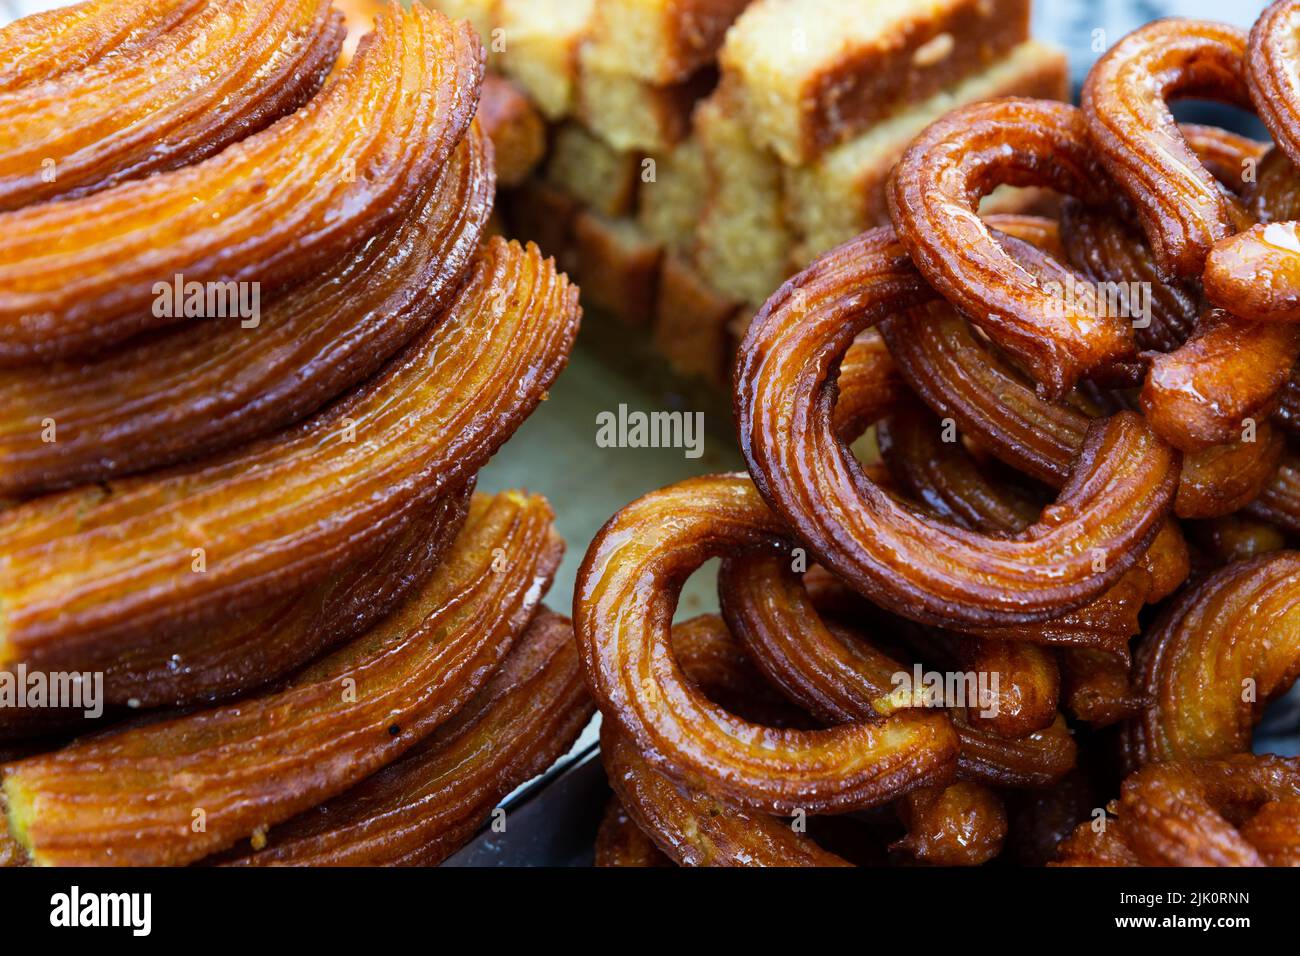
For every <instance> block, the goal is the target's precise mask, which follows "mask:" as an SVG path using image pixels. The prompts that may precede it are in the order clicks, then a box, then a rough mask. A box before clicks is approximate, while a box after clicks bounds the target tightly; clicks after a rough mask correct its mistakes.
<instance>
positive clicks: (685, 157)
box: [637, 139, 705, 256]
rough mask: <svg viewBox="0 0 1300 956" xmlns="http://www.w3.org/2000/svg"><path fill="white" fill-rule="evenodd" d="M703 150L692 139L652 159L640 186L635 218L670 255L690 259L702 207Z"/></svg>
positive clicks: (703, 190)
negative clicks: (651, 169) (652, 165)
mask: <svg viewBox="0 0 1300 956" xmlns="http://www.w3.org/2000/svg"><path fill="white" fill-rule="evenodd" d="M704 192H705V170H704V150H702V149H701V148H700V144H699V143H697V142H696V141H695V140H694V139H688V140H686V142H684V143H682V144H681V145H680V146H678V147H677V148H676V149H674V150H672V151H671V152H670V153H667V154H665V155H663V156H661V157H659V158H658V159H656V160H655V169H654V174H653V176H651V177H647V180H646V181H645V182H642V183H641V191H640V193H639V194H638V199H637V203H638V211H637V218H638V221H639V222H640V224H641V228H642V229H643V230H644V231H645V233H646V235H648V236H649V237H650V238H652V239H654V240H655V241H656V242H658V243H660V244H661V245H663V246H664V248H665V249H667V250H668V251H670V252H675V253H678V254H679V255H684V256H689V255H690V252H691V250H692V249H693V247H694V245H695V227H696V225H697V224H698V223H699V221H700V209H701V208H702V207H703V205H704Z"/></svg>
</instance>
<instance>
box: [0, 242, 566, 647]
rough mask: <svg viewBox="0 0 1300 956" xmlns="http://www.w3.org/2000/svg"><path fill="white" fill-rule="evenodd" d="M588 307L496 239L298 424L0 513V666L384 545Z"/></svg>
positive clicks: (148, 626)
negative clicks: (445, 296) (162, 469)
mask: <svg viewBox="0 0 1300 956" xmlns="http://www.w3.org/2000/svg"><path fill="white" fill-rule="evenodd" d="M579 316H580V309H579V307H578V303H577V290H576V289H574V288H573V287H572V286H571V285H570V284H569V283H568V281H567V280H566V279H565V278H564V277H563V276H560V275H558V274H557V273H556V272H555V269H554V265H553V263H551V262H550V261H543V260H542V257H541V254H540V253H539V252H538V251H537V249H536V247H533V246H530V247H529V248H528V250H526V251H525V250H523V249H520V248H519V247H518V246H517V245H514V244H511V243H506V242H505V241H503V240H500V239H493V240H492V241H491V242H490V243H489V244H488V245H486V246H485V247H484V248H483V250H482V251H481V253H480V254H479V257H478V259H477V260H476V262H475V264H474V268H473V270H472V272H471V275H470V276H469V278H468V279H467V280H466V284H465V285H464V286H463V287H462V288H461V290H460V292H459V294H458V296H457V298H456V299H455V300H454V301H453V302H452V304H451V306H449V308H448V310H447V312H446V313H445V314H444V316H443V317H442V318H441V320H440V321H438V322H437V323H436V324H435V325H434V326H433V328H432V329H430V330H429V331H427V332H426V333H425V334H424V335H422V336H421V337H419V338H417V339H416V341H414V342H413V343H412V344H411V345H410V346H409V347H408V348H407V349H406V351H405V352H403V353H401V354H400V355H399V356H398V357H396V358H395V359H393V360H392V361H391V362H390V363H389V364H388V366H387V367H386V368H385V369H384V370H383V371H382V372H380V373H379V375H377V376H376V377H375V378H373V379H371V380H370V382H368V383H367V384H366V385H365V386H364V387H363V388H362V389H360V390H358V391H357V392H355V393H353V394H351V395H349V396H348V397H346V398H344V399H342V400H340V401H339V402H337V403H335V404H334V405H333V406H331V407H330V408H328V409H326V410H325V411H323V412H321V413H319V414H318V415H317V416H315V417H314V418H311V419H308V420H307V421H305V422H302V423H301V424H299V425H298V426H295V427H294V428H293V429H292V430H291V431H289V432H286V433H283V434H281V435H277V436H272V437H271V438H268V439H265V440H263V441H261V442H259V443H256V444H254V445H251V446H246V447H244V448H241V449H238V450H236V451H234V452H231V453H229V454H227V455H225V456H223V457H220V458H217V459H214V460H211V461H208V462H203V463H199V464H196V465H193V466H189V467H186V468H181V469H177V470H175V471H173V472H169V473H163V474H160V475H157V476H146V477H142V478H138V479H128V480H126V481H123V482H119V483H116V484H113V485H109V486H103V487H99V488H90V489H79V490H75V491H70V492H66V493H63V494H59V495H53V496H47V497H45V498H38V499H36V500H34V501H31V502H29V503H26V504H23V505H19V506H17V507H14V508H11V509H9V510H7V511H3V512H0V587H3V591H2V592H0V595H2V598H3V599H2V600H0V662H9V661H17V660H24V659H25V660H27V661H28V663H29V665H31V666H39V659H40V656H41V654H42V652H43V651H45V650H47V649H57V650H59V651H60V652H61V653H70V652H71V651H73V650H75V649H77V648H79V647H84V646H88V645H92V644H99V645H101V646H110V645H111V646H119V647H120V646H124V645H125V646H129V645H130V644H132V643H134V642H136V641H138V640H139V639H140V638H141V637H146V636H147V637H149V638H150V639H159V638H161V637H165V636H167V635H169V634H174V633H176V632H178V631H181V630H184V629H186V628H192V627H195V626H197V625H198V624H200V623H201V622H203V621H205V620H211V619H212V618H213V617H216V616H219V615H222V614H230V613H235V612H238V611H240V610H243V609H246V608H249V607H253V606H256V605H258V604H261V603H264V602H266V601H268V600H270V599H273V598H275V597H277V596H279V595H282V594H285V593H288V592H290V591H294V590H297V589H300V588H303V587H307V586H309V585H310V584H311V583H313V582H314V581H317V580H320V579H321V578H322V577H324V576H325V575H327V574H328V573H330V571H332V570H334V569H337V568H339V567H340V566H342V565H344V564H346V563H348V562H349V561H353V560H355V559H356V558H357V557H358V556H359V555H360V554H364V553H367V552H369V551H370V550H371V549H377V548H380V547H382V546H383V545H384V544H386V543H387V542H388V541H390V540H392V538H393V537H394V536H396V535H397V534H399V533H400V532H401V531H402V529H403V528H405V527H406V526H407V525H408V523H409V521H410V520H411V518H412V516H413V515H414V514H416V513H417V510H418V508H419V507H421V505H422V504H428V503H430V502H431V501H432V499H434V498H436V497H438V496H439V495H443V494H446V493H448V492H449V491H452V490H453V489H455V488H457V487H459V486H461V485H463V484H464V483H465V481H466V479H467V478H468V477H469V476H470V475H472V474H474V473H475V472H476V471H477V470H478V469H479V468H480V467H481V466H482V465H483V464H484V463H485V462H486V461H487V460H488V459H489V458H490V457H491V455H492V454H493V453H494V452H495V451H496V449H497V448H498V447H499V446H500V445H501V444H502V442H504V441H505V440H506V439H507V438H508V437H509V436H510V435H511V434H512V433H513V431H514V430H515V428H517V427H518V425H519V423H520V422H522V421H523V420H524V419H525V418H527V417H528V415H529V414H530V413H531V412H532V410H533V409H534V408H535V407H536V405H537V404H538V403H539V402H540V401H541V400H542V399H543V397H544V396H545V394H546V390H547V389H548V388H549V387H550V385H551V383H552V382H553V381H554V379H555V377H556V376H557V375H558V374H559V373H560V371H561V369H562V368H563V367H564V365H565V363H566V361H567V358H568V353H569V350H570V348H571V347H572V344H573V340H574V337H575V335H576V333H577V326H578V321H579ZM196 547H201V548H203V549H205V552H204V553H205V561H206V571H204V573H194V561H195V560H196V559H195V555H194V553H193V549H195V548H196Z"/></svg>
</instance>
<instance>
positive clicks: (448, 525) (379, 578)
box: [0, 482, 473, 740]
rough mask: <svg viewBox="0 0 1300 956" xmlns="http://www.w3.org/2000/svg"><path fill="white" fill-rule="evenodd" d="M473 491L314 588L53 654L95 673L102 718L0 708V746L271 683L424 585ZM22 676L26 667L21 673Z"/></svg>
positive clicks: (56, 668) (55, 660)
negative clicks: (137, 637)
mask: <svg viewBox="0 0 1300 956" xmlns="http://www.w3.org/2000/svg"><path fill="white" fill-rule="evenodd" d="M472 484H473V483H472V482H471V487H469V488H466V489H464V490H463V491H461V492H460V493H458V494H455V495H447V496H445V497H443V498H439V499H437V500H436V501H435V502H434V505H433V507H432V508H431V509H425V512H426V513H423V514H421V515H419V516H418V517H416V519H415V520H414V521H413V522H412V523H411V525H410V527H408V528H407V530H406V531H405V532H403V533H402V534H401V535H399V536H398V537H397V538H395V539H393V541H392V543H390V544H389V545H388V546H387V547H386V548H384V549H383V550H382V551H380V552H379V553H378V554H374V555H367V556H365V557H363V558H361V559H360V560H357V561H354V562H353V563H351V564H349V565H347V566H345V567H343V568H341V569H340V570H338V571H337V572H335V573H334V574H332V575H330V576H329V577H328V578H326V579H324V580H323V581H321V582H319V583H318V584H316V585H315V586H313V587H309V588H306V589H304V590H302V591H300V592H297V593H294V594H290V595H287V596H285V597H282V598H280V599H278V600H274V601H270V602H268V603H266V604H265V605H259V606H256V607H254V608H251V609H250V610H249V611H247V612H246V613H243V614H237V615H231V616H230V617H228V618H219V619H217V620H215V621H212V622H210V623H208V624H205V625H201V626H199V627H196V628H194V629H193V630H187V631H184V632H182V633H179V634H176V635H174V636H172V637H169V638H167V639H165V640H158V641H145V642H142V643H140V644H139V645H135V646H130V647H125V648H122V647H111V646H110V647H104V648H93V649H92V653H84V652H82V653H73V654H72V655H71V658H72V659H71V660H68V661H63V660H60V659H59V657H58V655H51V656H49V657H47V658H45V660H44V664H43V670H44V671H45V672H46V673H57V672H71V673H84V672H87V671H88V672H91V673H97V674H103V681H104V683H103V689H102V701H101V702H102V703H103V704H104V706H105V707H106V708H107V709H108V711H109V714H110V718H102V717H101V718H100V719H99V720H97V721H91V720H88V719H87V718H86V717H85V714H84V711H83V710H75V709H61V710H60V709H52V708H48V707H47V708H38V709H33V708H11V709H4V710H0V740H6V739H18V738H26V737H35V736H38V735H49V734H53V733H56V732H57V733H62V732H64V731H68V730H74V731H78V732H89V731H91V730H94V729H97V728H96V727H94V726H92V725H93V724H95V723H99V724H103V723H104V722H106V720H107V719H111V717H114V716H119V715H121V714H125V713H127V712H128V711H126V710H124V709H123V708H130V709H132V710H135V709H140V708H155V707H193V706H195V705H201V704H211V703H214V702H218V701H221V700H225V699H228V698H230V697H233V696H236V695H239V694H242V693H247V692H249V691H251V690H254V689H256V688H258V687H262V686H264V685H267V684H270V683H271V682H273V681H275V680H277V679H279V678H281V677H283V676H284V675H286V674H289V673H291V672H293V671H294V670H297V669H298V668H299V667H302V666H303V665H305V664H307V663H309V662H310V661H311V660H312V659H314V658H316V657H318V656H320V655H321V654H322V653H324V652H326V651H330V650H333V649H334V648H335V647H337V646H339V645H340V644H345V643H347V642H348V641H349V640H351V639H352V638H354V637H356V636H357V635H358V634H360V633H362V632H363V631H365V630H366V629H367V628H369V627H371V626H372V625H373V624H375V622H377V621H378V620H379V619H380V618H382V617H384V616H385V615H386V614H388V613H389V612H390V611H392V610H393V608H395V607H396V606H397V605H398V603H400V602H401V601H402V600H404V599H405V598H406V596H407V595H409V594H410V593H411V592H412V591H414V590H416V589H418V588H419V587H420V586H422V585H423V584H424V582H425V581H427V580H428V579H429V576H430V575H431V574H432V573H433V572H434V570H435V569H436V568H437V567H438V565H439V564H440V563H441V562H442V559H443V558H444V557H445V555H446V553H447V549H448V548H449V547H450V546H451V543H452V541H453V540H454V539H455V537H456V535H457V534H458V533H459V531H460V528H461V526H462V525H463V524H464V521H465V515H466V512H467V509H468V507H469V500H470V494H471V492H472V491H473V488H472ZM29 673H30V671H29Z"/></svg>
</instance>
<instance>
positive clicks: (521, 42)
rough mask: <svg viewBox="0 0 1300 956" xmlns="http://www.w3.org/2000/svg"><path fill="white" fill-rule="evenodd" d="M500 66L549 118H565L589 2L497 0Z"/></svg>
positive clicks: (592, 6)
mask: <svg viewBox="0 0 1300 956" xmlns="http://www.w3.org/2000/svg"><path fill="white" fill-rule="evenodd" d="M440 2H442V0H440ZM497 4H498V7H497V28H498V29H500V31H501V33H500V34H499V37H500V41H501V47H502V49H501V51H500V66H501V69H502V70H503V71H504V72H505V74H506V75H507V76H509V77H510V78H511V79H513V80H514V81H515V82H516V83H518V84H519V85H520V86H521V87H523V89H524V90H525V91H526V92H527V93H528V95H529V96H531V97H532V98H533V100H534V101H535V102H536V103H537V107H538V109H540V110H541V111H542V114H543V115H544V116H545V117H546V118H547V119H549V120H553V121H554V120H559V119H563V118H564V117H566V116H568V115H569V114H570V113H571V112H572V111H573V107H574V102H575V97H576V91H577V85H578V57H579V51H580V50H581V47H582V43H583V41H584V40H585V39H586V37H587V32H588V30H589V28H590V24H591V18H592V14H593V12H594V11H595V9H596V3H595V0H497Z"/></svg>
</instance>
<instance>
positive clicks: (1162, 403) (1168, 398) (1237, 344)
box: [1142, 272, 1300, 452]
mask: <svg viewBox="0 0 1300 956" xmlns="http://www.w3.org/2000/svg"><path fill="white" fill-rule="evenodd" d="M1207 275H1208V272H1207ZM1298 356H1300V327H1297V326H1293V325H1288V324H1284V323H1277V322H1245V321H1241V320H1240V319H1237V318H1236V317H1234V316H1233V315H1231V314H1229V313H1227V312H1224V311H1222V310H1219V309H1212V310H1210V311H1209V312H1207V313H1206V314H1205V315H1204V316H1202V318H1201V320H1200V321H1199V322H1198V324H1197V327H1196V331H1195V333H1194V334H1193V335H1192V337H1191V338H1189V339H1188V340H1187V341H1186V342H1185V343H1183V345H1182V346H1181V347H1180V348H1178V349H1176V350H1175V351H1173V352H1170V353H1168V354H1161V353H1157V354H1154V355H1151V356H1150V359H1151V369H1150V371H1149V372H1148V373H1147V378H1146V381H1145V382H1144V383H1143V386H1142V410H1143V412H1144V413H1145V414H1146V417H1147V420H1148V421H1150V422H1151V426H1152V427H1153V428H1155V429H1156V431H1157V432H1159V434H1160V436H1161V437H1162V438H1164V439H1165V440H1166V441H1168V442H1169V443H1170V444H1172V445H1174V446H1175V447H1176V448H1181V449H1182V450H1183V451H1186V452H1198V451H1203V450H1205V449H1206V448H1209V447H1211V446H1213V445H1218V444H1223V443H1226V442H1229V441H1231V440H1232V439H1233V438H1234V437H1239V436H1240V434H1241V431H1242V429H1243V427H1244V426H1245V424H1246V422H1247V421H1248V420H1250V421H1255V422H1258V423H1260V424H1261V425H1262V423H1263V422H1264V421H1265V420H1266V419H1268V418H1269V417H1270V416H1271V415H1272V414H1273V412H1274V411H1275V410H1276V409H1277V408H1278V405H1279V402H1280V395H1281V392H1282V390H1283V388H1285V387H1286V385H1287V384H1288V383H1289V382H1290V381H1291V378H1292V370H1293V369H1294V367H1295V363H1296V358H1297V357H1298Z"/></svg>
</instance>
